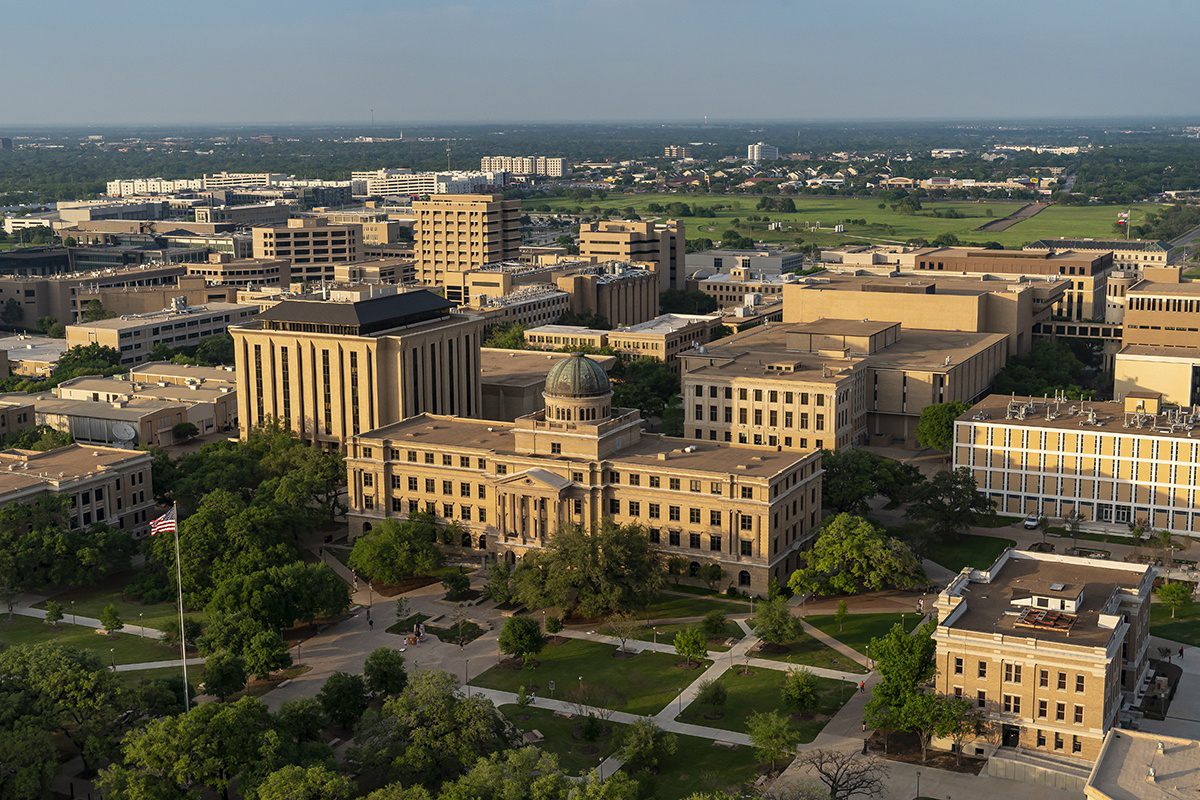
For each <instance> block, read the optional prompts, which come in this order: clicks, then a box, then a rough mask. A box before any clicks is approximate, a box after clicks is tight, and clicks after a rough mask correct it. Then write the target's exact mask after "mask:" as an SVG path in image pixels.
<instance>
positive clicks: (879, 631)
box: [804, 611, 921, 655]
mask: <svg viewBox="0 0 1200 800" xmlns="http://www.w3.org/2000/svg"><path fill="white" fill-rule="evenodd" d="M804 621H805V622H807V623H808V624H810V625H812V626H814V627H817V628H820V629H821V630H822V631H823V632H825V633H827V634H828V635H830V636H832V637H833V638H834V639H837V640H838V641H839V642H841V643H842V644H845V645H848V646H850V647H852V648H853V649H855V650H857V651H858V652H860V653H862V654H863V655H866V653H867V645H869V644H870V643H871V640H872V639H878V638H879V637H881V636H884V635H885V634H887V632H888V631H890V630H891V629H892V626H894V625H895V624H896V623H897V622H903V623H904V628H905V630H909V631H911V630H912V629H913V628H915V627H917V623H918V622H920V621H921V617H920V615H919V614H917V613H916V612H915V611H914V612H913V613H912V614H849V615H847V616H846V622H845V623H844V624H843V625H842V629H841V630H840V631H839V630H838V624H837V622H836V621H835V620H834V615H833V614H823V615H820V616H813V617H805V618H804Z"/></svg>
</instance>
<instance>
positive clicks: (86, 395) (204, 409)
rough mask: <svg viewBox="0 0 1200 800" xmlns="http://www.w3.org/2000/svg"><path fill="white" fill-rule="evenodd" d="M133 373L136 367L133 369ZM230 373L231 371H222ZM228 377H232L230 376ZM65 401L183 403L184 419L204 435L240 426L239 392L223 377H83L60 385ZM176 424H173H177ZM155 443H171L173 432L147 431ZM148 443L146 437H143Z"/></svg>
mask: <svg viewBox="0 0 1200 800" xmlns="http://www.w3.org/2000/svg"><path fill="white" fill-rule="evenodd" d="M131 372H134V370H131ZM222 374H223V375H229V373H224V372H223V373H222ZM229 377H232V376H231V375H229ZM54 393H55V395H56V396H57V397H59V398H60V399H63V400H87V401H91V402H93V403H105V404H109V405H111V406H112V407H114V408H133V407H136V405H130V404H131V403H135V402H136V401H142V400H152V401H155V402H157V403H162V404H164V405H163V406H162V407H163V408H164V409H170V408H171V407H173V406H183V408H184V413H183V417H182V419H181V420H180V421H181V422H190V423H192V424H193V425H195V426H196V430H197V431H199V434H200V435H201V436H203V435H205V434H209V433H216V432H220V431H231V430H236V429H237V392H236V391H235V387H234V385H233V384H232V383H230V382H228V381H225V380H221V381H219V382H212V383H210V382H208V381H206V380H205V379H204V378H201V377H196V378H193V379H191V381H190V382H184V383H173V382H169V381H165V380H162V381H142V380H138V379H136V378H128V377H117V376H114V377H110V378H101V377H88V376H85V377H81V378H73V379H71V380H69V381H65V382H63V383H61V384H59V385H58V386H57V387H55V389H54ZM175 424H176V423H172V427H174V425H175ZM148 433H150V434H151V435H152V436H153V443H154V444H155V445H163V444H172V443H173V442H172V437H171V434H170V432H169V431H168V432H166V433H165V434H164V433H162V432H160V431H159V430H157V429H155V430H152V431H148ZM140 443H141V444H147V443H148V442H147V440H146V439H144V438H143V439H141V440H140Z"/></svg>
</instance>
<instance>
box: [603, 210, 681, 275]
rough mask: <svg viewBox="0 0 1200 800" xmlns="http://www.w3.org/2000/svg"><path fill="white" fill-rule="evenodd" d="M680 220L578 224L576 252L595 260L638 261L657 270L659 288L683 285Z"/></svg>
mask: <svg viewBox="0 0 1200 800" xmlns="http://www.w3.org/2000/svg"><path fill="white" fill-rule="evenodd" d="M686 250H687V245H686V243H685V242H684V229H683V224H682V223H680V222H676V221H673V220H672V221H667V222H631V221H629V220H623V221H600V222H587V223H583V224H581V225H580V226H579V255H580V256H581V257H583V258H589V259H592V260H594V261H625V262H641V263H646V264H650V265H651V269H653V270H654V271H655V272H656V273H658V285H659V290H660V291H666V290H667V289H682V288H683V285H684V274H683V268H684V253H685V252H686Z"/></svg>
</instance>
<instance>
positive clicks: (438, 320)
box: [229, 290, 483, 448]
mask: <svg viewBox="0 0 1200 800" xmlns="http://www.w3.org/2000/svg"><path fill="white" fill-rule="evenodd" d="M453 308H454V303H451V302H449V301H447V300H444V299H443V298H441V297H438V296H437V295H435V294H433V293H432V292H428V291H425V290H419V291H414V292H406V293H403V294H390V295H385V296H382V297H371V298H367V299H364V300H358V301H356V302H331V301H327V300H299V299H288V300H284V301H282V302H280V303H278V304H276V305H274V306H272V307H271V308H268V309H267V310H266V311H264V312H263V313H262V314H260V315H259V316H258V318H257V319H255V320H253V321H250V322H246V323H244V324H242V325H235V326H232V327H231V328H230V330H229V332H230V333H231V334H232V335H233V342H234V352H235V359H236V372H237V386H238V422H239V425H240V429H241V433H242V436H243V438H244V437H245V436H246V435H247V434H248V433H249V432H250V430H251V429H253V428H255V427H257V426H259V425H262V424H263V423H264V422H266V421H267V420H269V419H278V420H280V421H281V422H282V423H283V424H284V425H286V426H287V428H289V429H290V430H292V431H294V432H295V433H296V435H297V436H299V437H300V438H301V439H302V440H304V441H306V442H313V443H317V444H321V445H324V446H329V447H334V448H342V447H345V445H346V443H347V442H348V441H349V440H350V438H351V437H352V436H355V435H357V434H359V433H361V432H363V431H370V430H374V429H376V428H378V427H380V426H383V425H389V424H391V423H394V422H398V421H399V420H402V419H405V418H408V417H412V416H416V415H418V414H422V413H434V414H451V415H457V416H462V417H478V416H479V413H480V402H481V401H480V387H479V344H480V336H481V335H482V328H483V323H482V321H481V320H478V319H476V318H474V317H470V316H464V315H462V314H455V313H452V309H453Z"/></svg>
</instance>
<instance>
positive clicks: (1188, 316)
mask: <svg viewBox="0 0 1200 800" xmlns="http://www.w3.org/2000/svg"><path fill="white" fill-rule="evenodd" d="M1145 272H1146V274H1147V276H1148V277H1147V279H1146V280H1143V281H1140V282H1138V283H1137V284H1135V285H1134V286H1133V287H1132V288H1131V289H1129V291H1128V292H1127V293H1126V295H1125V298H1124V300H1125V316H1124V320H1123V321H1122V326H1121V331H1122V333H1121V349H1120V351H1119V352H1118V353H1117V355H1116V358H1115V359H1114V374H1115V386H1114V396H1116V397H1118V398H1120V397H1124V396H1125V395H1126V394H1128V393H1129V392H1133V391H1154V392H1161V393H1162V395H1163V400H1165V401H1166V402H1168V403H1174V404H1177V405H1183V406H1191V405H1200V282H1196V281H1187V282H1181V281H1180V280H1179V270H1177V269H1176V270H1172V271H1171V273H1170V274H1168V275H1166V276H1164V275H1163V273H1166V272H1167V271H1166V270H1146V271H1145ZM1150 276H1152V277H1153V278H1154V279H1153V280H1152V279H1151V277H1150ZM1162 277H1167V280H1162V279H1160V278H1162Z"/></svg>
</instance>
